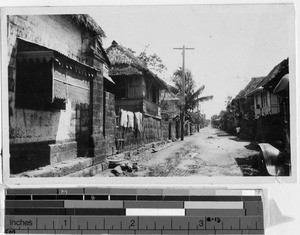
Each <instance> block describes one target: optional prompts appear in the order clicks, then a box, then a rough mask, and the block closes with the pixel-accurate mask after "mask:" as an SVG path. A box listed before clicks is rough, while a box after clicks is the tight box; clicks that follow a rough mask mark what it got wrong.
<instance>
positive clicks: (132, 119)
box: [127, 111, 134, 128]
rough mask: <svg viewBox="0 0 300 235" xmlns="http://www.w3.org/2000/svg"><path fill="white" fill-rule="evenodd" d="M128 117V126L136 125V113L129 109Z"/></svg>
mask: <svg viewBox="0 0 300 235" xmlns="http://www.w3.org/2000/svg"><path fill="white" fill-rule="evenodd" d="M127 117H128V125H127V127H128V128H133V127H134V114H133V113H132V112H130V111H127Z"/></svg>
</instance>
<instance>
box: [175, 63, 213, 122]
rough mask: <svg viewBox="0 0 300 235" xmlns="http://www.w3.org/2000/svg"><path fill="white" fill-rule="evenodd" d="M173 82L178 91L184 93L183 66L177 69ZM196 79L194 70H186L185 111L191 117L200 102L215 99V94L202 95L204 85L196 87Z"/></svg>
mask: <svg viewBox="0 0 300 235" xmlns="http://www.w3.org/2000/svg"><path fill="white" fill-rule="evenodd" d="M173 82H174V84H175V87H176V88H177V89H178V93H179V94H182V68H179V69H177V70H176V71H175V73H174V77H173ZM195 88H196V85H195V81H194V79H193V75H192V72H191V71H190V70H186V72H185V113H186V114H187V116H188V117H189V116H190V115H189V114H191V113H194V111H195V108H196V107H198V105H199V103H202V102H204V101H208V100H211V99H213V96H212V95H210V96H202V97H201V94H202V92H203V91H204V89H205V86H204V85H202V86H201V87H199V88H198V89H196V90H195Z"/></svg>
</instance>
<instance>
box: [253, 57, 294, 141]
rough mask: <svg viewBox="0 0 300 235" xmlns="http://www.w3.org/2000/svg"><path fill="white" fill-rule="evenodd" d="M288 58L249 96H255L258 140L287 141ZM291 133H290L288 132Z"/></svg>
mask: <svg viewBox="0 0 300 235" xmlns="http://www.w3.org/2000/svg"><path fill="white" fill-rule="evenodd" d="M288 73H289V64H288V59H285V60H283V61H282V62H280V63H279V64H278V65H276V66H275V67H274V68H273V69H272V70H271V71H270V73H269V74H268V75H267V76H266V77H264V79H263V80H262V81H261V82H260V83H259V84H258V87H257V88H256V89H255V90H254V91H252V92H251V93H250V94H248V96H253V100H254V109H255V119H256V123H257V127H256V129H257V140H258V141H265V142H270V143H275V142H278V141H281V142H283V143H287V142H288V141H287V138H286V133H287V132H288V133H289V98H288V97H289V93H288V78H287V74H288ZM288 135H289V134H288Z"/></svg>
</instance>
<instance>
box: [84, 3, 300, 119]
mask: <svg viewBox="0 0 300 235" xmlns="http://www.w3.org/2000/svg"><path fill="white" fill-rule="evenodd" d="M87 13H88V14H90V15H91V16H92V17H93V18H94V19H95V20H96V22H97V23H98V24H99V25H100V26H101V27H102V29H103V30H104V31H105V33H106V36H107V37H106V38H105V39H104V40H103V45H104V47H105V48H107V47H109V46H110V45H111V42H112V41H113V40H115V41H117V42H118V43H119V44H121V45H123V46H125V47H129V48H131V49H133V50H134V51H136V52H141V51H144V50H145V49H146V52H147V53H148V54H152V53H156V54H158V55H159V56H160V57H161V59H162V61H163V63H164V64H165V65H166V67H167V71H166V72H165V73H164V74H160V75H159V76H160V77H161V78H162V79H164V80H165V81H166V82H167V83H168V84H172V82H171V77H172V74H173V73H174V72H175V70H176V69H177V68H179V67H181V66H182V54H181V51H180V50H174V49H173V48H175V47H182V46H183V45H185V46H186V47H190V48H194V50H188V51H186V57H185V58H186V60H185V67H186V68H187V69H190V70H191V72H192V74H193V77H194V79H195V81H196V84H197V86H198V87H199V86H201V85H205V90H204V92H203V94H202V95H203V96H206V95H213V96H214V98H213V100H211V101H207V102H204V103H202V104H201V110H202V112H203V113H205V114H206V116H207V117H208V118H210V117H211V116H212V115H214V114H218V113H219V112H220V111H221V110H222V109H224V108H225V100H226V98H227V96H232V97H234V96H235V95H237V93H238V92H239V91H240V90H241V89H243V88H244V87H245V86H246V85H247V83H248V82H249V81H250V79H251V78H252V77H257V76H266V75H267V74H268V73H269V72H270V71H271V69H272V68H273V67H274V66H275V65H277V64H278V63H280V62H281V61H282V60H284V59H286V58H287V57H290V56H291V52H293V44H292V43H291V42H292V41H293V40H292V39H291V30H293V28H292V27H293V21H294V11H293V8H292V7H291V6H289V5H286V4H273V5H271V4H269V5H250V4H249V5H166V6H158V5H157V6H126V5H125V6H98V7H94V8H89V9H88V12H87Z"/></svg>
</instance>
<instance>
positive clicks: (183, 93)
mask: <svg viewBox="0 0 300 235" xmlns="http://www.w3.org/2000/svg"><path fill="white" fill-rule="evenodd" d="M173 49H174V50H182V105H181V112H180V122H181V140H184V109H185V50H194V48H188V47H185V46H184V45H183V47H180V48H173Z"/></svg>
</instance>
